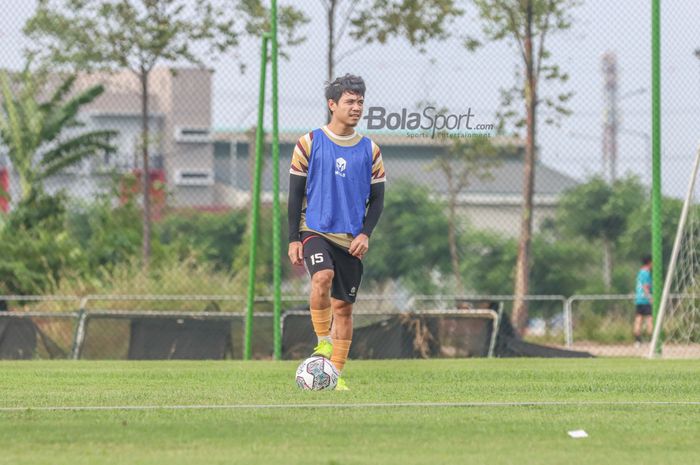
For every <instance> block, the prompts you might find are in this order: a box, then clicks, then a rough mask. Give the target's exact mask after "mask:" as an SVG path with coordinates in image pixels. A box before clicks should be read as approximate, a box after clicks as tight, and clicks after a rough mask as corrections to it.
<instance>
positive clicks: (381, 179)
mask: <svg viewBox="0 0 700 465" xmlns="http://www.w3.org/2000/svg"><path fill="white" fill-rule="evenodd" d="M372 156H373V162H372V181H371V184H370V190H369V200H368V204H367V213H366V214H365V221H364V224H363V226H362V232H361V233H360V234H358V235H357V237H356V238H355V239H353V241H352V243H351V244H350V248H349V249H348V252H349V253H350V254H351V255H354V256H356V257H358V258H362V257H363V256H364V255H365V253H367V250H368V249H369V237H370V236H371V235H372V231H374V228H375V227H376V226H377V223H378V222H379V217H380V216H381V215H382V211H383V210H384V185H385V181H386V173H385V172H384V161H383V160H382V152H381V151H380V150H379V147H378V146H377V145H376V144H374V143H372Z"/></svg>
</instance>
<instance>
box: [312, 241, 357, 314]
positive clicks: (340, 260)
mask: <svg viewBox="0 0 700 465" xmlns="http://www.w3.org/2000/svg"><path fill="white" fill-rule="evenodd" d="M301 241H302V243H303V245H304V266H305V267H306V271H307V272H308V273H309V276H313V275H314V274H315V273H316V272H317V271H320V270H333V285H332V287H331V297H333V298H334V299H338V300H342V301H344V302H350V303H354V302H355V299H356V298H357V291H358V290H359V289H360V283H361V282H362V270H363V268H362V260H360V259H359V258H357V257H354V256H352V255H350V254H349V253H348V251H347V250H345V249H344V248H342V247H340V246H338V245H335V244H333V243H332V242H330V241H329V240H327V239H326V238H324V237H322V236H319V235H318V234H314V233H311V232H302V233H301Z"/></svg>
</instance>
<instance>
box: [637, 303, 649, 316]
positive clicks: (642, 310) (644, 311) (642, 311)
mask: <svg viewBox="0 0 700 465" xmlns="http://www.w3.org/2000/svg"><path fill="white" fill-rule="evenodd" d="M636 308H637V315H642V316H651V305H649V304H637V307H636Z"/></svg>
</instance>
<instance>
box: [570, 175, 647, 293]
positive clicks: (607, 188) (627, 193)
mask: <svg viewBox="0 0 700 465" xmlns="http://www.w3.org/2000/svg"><path fill="white" fill-rule="evenodd" d="M645 201H646V194H645V192H644V187H643V186H642V184H641V183H640V182H639V180H638V179H637V178H636V177H628V178H624V179H619V180H617V181H615V182H614V183H613V184H608V183H607V182H606V181H605V180H604V179H603V178H601V177H594V178H592V179H590V180H589V181H588V182H586V183H585V184H580V185H578V186H576V187H574V188H572V189H570V190H568V191H567V192H566V193H565V194H564V195H563V196H562V198H561V200H560V202H559V207H558V209H557V210H558V211H557V224H558V226H559V228H560V229H561V230H562V232H564V233H565V234H571V235H574V236H577V237H582V238H584V239H587V240H589V241H600V243H601V245H602V246H603V283H604V285H605V289H606V291H607V292H610V290H611V289H612V276H613V266H614V265H613V264H614V258H613V254H614V248H615V244H616V243H617V242H618V240H619V239H620V237H621V236H622V235H623V234H624V233H625V231H626V230H627V223H628V219H629V217H630V216H631V215H633V214H635V212H637V211H639V209H640V208H641V207H642V206H643V204H644V203H645Z"/></svg>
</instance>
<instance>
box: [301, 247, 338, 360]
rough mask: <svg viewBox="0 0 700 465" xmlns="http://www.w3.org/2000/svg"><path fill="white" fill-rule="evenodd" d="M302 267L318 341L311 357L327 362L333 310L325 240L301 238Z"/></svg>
mask: <svg viewBox="0 0 700 465" xmlns="http://www.w3.org/2000/svg"><path fill="white" fill-rule="evenodd" d="M302 241H303V243H304V264H305V265H306V269H307V271H308V272H309V275H310V276H311V292H310V295H309V308H310V310H311V323H312V325H313V327H314V332H315V333H316V337H317V338H318V345H317V346H316V348H315V349H314V353H313V355H321V356H323V357H326V358H328V359H330V357H331V353H332V351H333V346H332V340H331V335H330V330H331V321H332V318H333V311H332V309H331V299H330V290H331V286H332V283H333V278H334V274H335V273H334V271H333V258H332V256H331V254H330V253H329V250H328V245H327V244H326V242H325V240H324V239H323V238H321V237H319V236H314V235H312V236H308V237H303V236H302Z"/></svg>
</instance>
